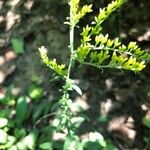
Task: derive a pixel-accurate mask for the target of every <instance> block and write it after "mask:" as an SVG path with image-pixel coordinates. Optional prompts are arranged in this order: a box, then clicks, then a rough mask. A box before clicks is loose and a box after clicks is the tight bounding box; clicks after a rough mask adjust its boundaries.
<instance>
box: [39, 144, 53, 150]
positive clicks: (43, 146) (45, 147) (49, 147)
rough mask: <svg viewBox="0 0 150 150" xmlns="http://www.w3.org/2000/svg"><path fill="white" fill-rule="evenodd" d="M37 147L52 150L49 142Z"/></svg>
mask: <svg viewBox="0 0 150 150" xmlns="http://www.w3.org/2000/svg"><path fill="white" fill-rule="evenodd" d="M39 147H40V148H41V149H44V150H52V144H51V143H50V142H45V143H42V144H40V145H39Z"/></svg>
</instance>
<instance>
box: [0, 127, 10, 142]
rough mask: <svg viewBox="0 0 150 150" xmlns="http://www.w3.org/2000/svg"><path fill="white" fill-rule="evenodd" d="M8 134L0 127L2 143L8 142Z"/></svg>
mask: <svg viewBox="0 0 150 150" xmlns="http://www.w3.org/2000/svg"><path fill="white" fill-rule="evenodd" d="M7 138H8V135H7V133H6V132H5V131H3V130H2V129H0V144H4V143H6V142H7Z"/></svg>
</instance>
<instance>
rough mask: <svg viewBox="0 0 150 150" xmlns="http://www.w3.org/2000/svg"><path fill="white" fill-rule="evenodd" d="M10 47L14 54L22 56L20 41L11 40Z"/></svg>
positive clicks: (21, 43) (22, 50) (22, 44)
mask: <svg viewBox="0 0 150 150" xmlns="http://www.w3.org/2000/svg"><path fill="white" fill-rule="evenodd" d="M12 47H13V50H14V51H15V53H16V54H22V53H23V52H24V43H23V41H22V40H21V39H17V38H14V39H12Z"/></svg>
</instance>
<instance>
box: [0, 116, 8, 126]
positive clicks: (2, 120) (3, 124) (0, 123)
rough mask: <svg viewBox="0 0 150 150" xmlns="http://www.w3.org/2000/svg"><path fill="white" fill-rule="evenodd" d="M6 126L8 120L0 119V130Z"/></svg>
mask: <svg viewBox="0 0 150 150" xmlns="http://www.w3.org/2000/svg"><path fill="white" fill-rule="evenodd" d="M7 124H8V119H6V118H0V128H3V127H5V126H6V125H7Z"/></svg>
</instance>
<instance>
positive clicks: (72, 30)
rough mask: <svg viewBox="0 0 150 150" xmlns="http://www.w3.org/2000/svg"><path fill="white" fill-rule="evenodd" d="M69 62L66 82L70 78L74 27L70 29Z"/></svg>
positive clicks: (72, 60)
mask: <svg viewBox="0 0 150 150" xmlns="http://www.w3.org/2000/svg"><path fill="white" fill-rule="evenodd" d="M69 47H70V53H71V54H70V62H69V66H68V74H67V80H68V79H69V78H70V72H71V67H72V64H73V62H74V56H73V55H74V26H71V27H70V46H69Z"/></svg>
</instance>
